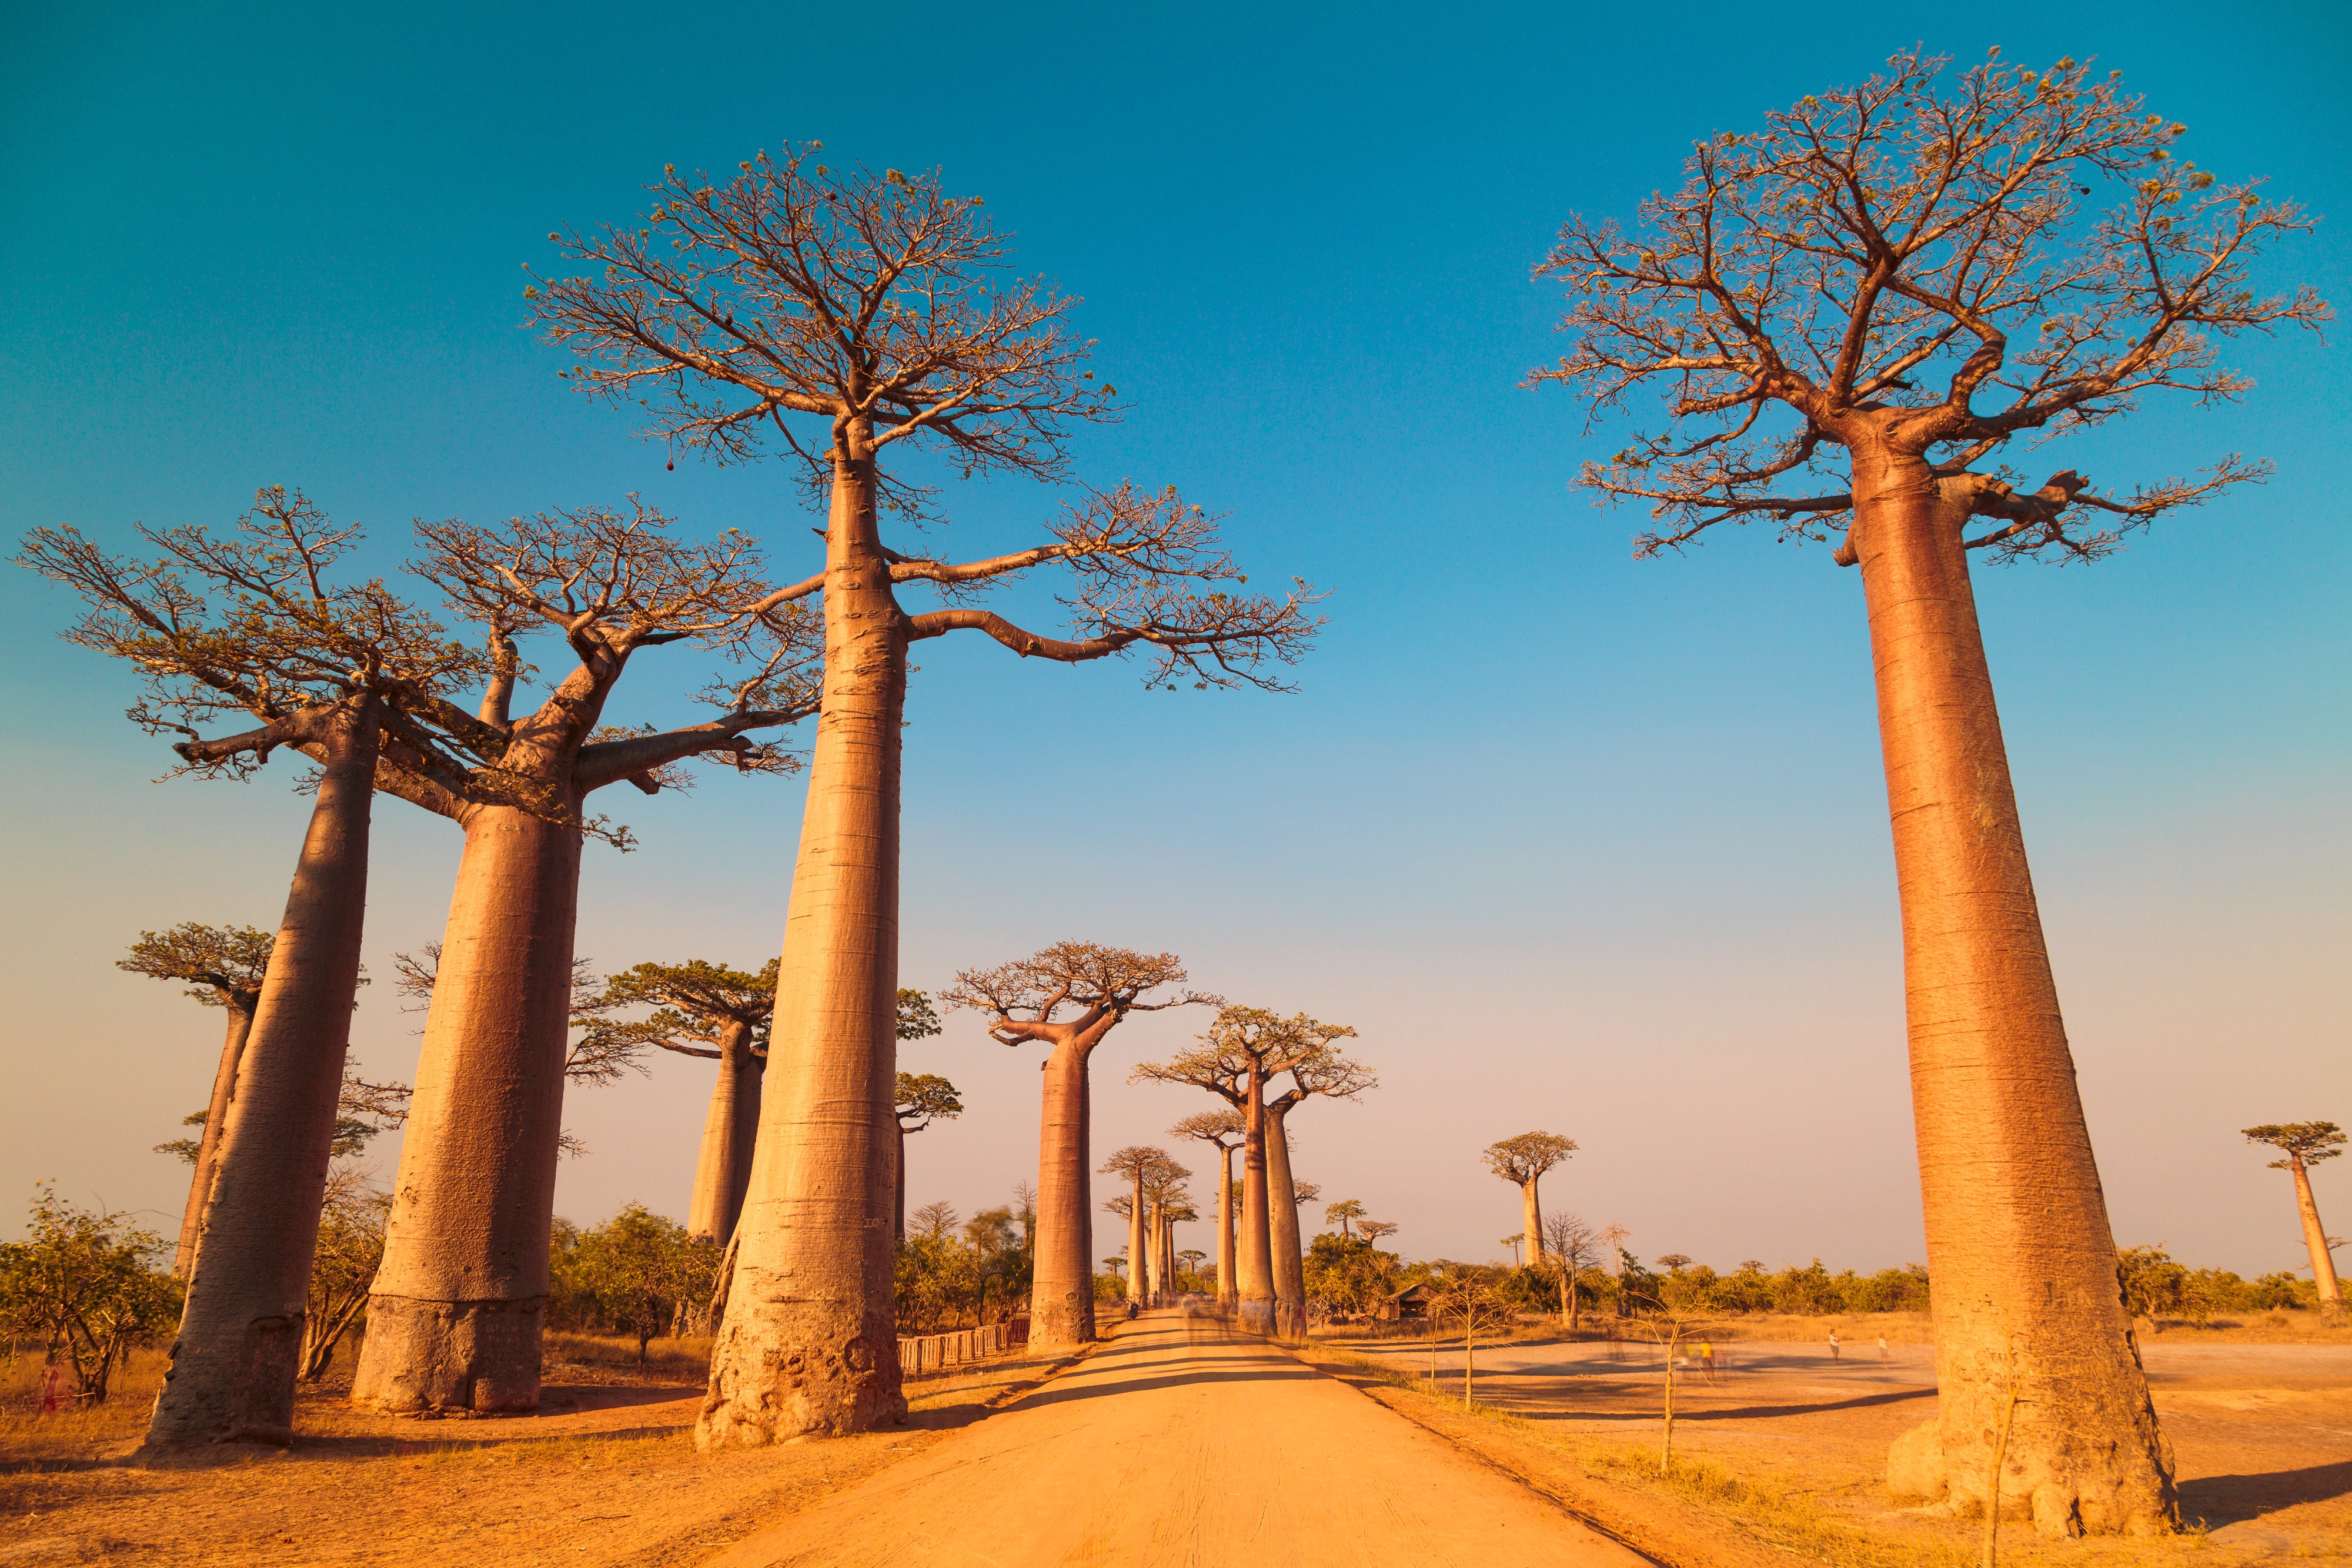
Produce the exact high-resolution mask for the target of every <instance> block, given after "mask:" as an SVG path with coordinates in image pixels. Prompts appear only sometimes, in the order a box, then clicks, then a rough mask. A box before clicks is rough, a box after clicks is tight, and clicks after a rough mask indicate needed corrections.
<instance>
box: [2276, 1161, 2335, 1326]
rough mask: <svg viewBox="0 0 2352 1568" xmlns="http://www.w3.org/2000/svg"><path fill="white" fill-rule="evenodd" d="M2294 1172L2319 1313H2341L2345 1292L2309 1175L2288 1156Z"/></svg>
mask: <svg viewBox="0 0 2352 1568" xmlns="http://www.w3.org/2000/svg"><path fill="white" fill-rule="evenodd" d="M2287 1161H2288V1163H2287V1168H2288V1169H2289V1170H2290V1171H2292V1172H2294V1205H2295V1209H2296V1211H2297V1212H2298V1213H2300V1214H2301V1215H2302V1217H2303V1240H2304V1245H2305V1246H2306V1247H2308V1248H2310V1249H2311V1277H2312V1279H2313V1281H2315V1282H2316V1283H2317V1284H2318V1286H2319V1310H2320V1311H2322V1312H2327V1313H2329V1314H2331V1315H2332V1314H2334V1313H2336V1312H2342V1311H2343V1310H2344V1293H2343V1290H2342V1288H2341V1287H2340V1286H2339V1285H2338V1284H2337V1283H2336V1260H2335V1258H2334V1257H2333V1256H2332V1255H2330V1254H2329V1252H2328V1250H2327V1232H2326V1231H2325V1230H2323V1229H2322V1228H2320V1224H2319V1205H2318V1204H2317V1203H2316V1202H2315V1201H2314V1200H2313V1198H2312V1196H2311V1173H2310V1171H2309V1170H2307V1169H2306V1168H2305V1166H2304V1163H2303V1160H2302V1158H2301V1157H2300V1156H2298V1155H2288V1156H2287Z"/></svg>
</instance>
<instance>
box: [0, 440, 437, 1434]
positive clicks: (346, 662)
mask: <svg viewBox="0 0 2352 1568" xmlns="http://www.w3.org/2000/svg"><path fill="white" fill-rule="evenodd" d="M139 533H140V536H141V537H142V538H143V539H144V540H145V541H146V542H147V543H148V544H149V545H151V546H152V547H154V548H155V549H157V550H158V551H159V552H160V553H159V555H158V556H157V557H156V558H155V559H149V560H137V559H129V558H122V557H116V556H113V555H110V554H109V553H108V552H106V551H105V550H102V549H100V548H99V547H98V546H97V545H96V544H95V543H93V542H92V541H91V540H89V538H85V537H84V536H83V535H81V534H80V533H79V532H77V531H75V530H74V529H71V528H39V529H36V530H35V531H34V532H32V533H31V534H29V535H27V536H26V539H25V541H24V549H23V551H22V552H21V553H20V554H19V555H18V556H17V558H16V559H17V560H18V561H19V562H20V563H21V564H23V565H25V566H26V567H28V568H30V569H32V570H35V571H37V572H40V573H41V574H42V575H43V576H45V577H47V578H50V579H51V580H55V581H58V582H60V583H62V584H64V585H65V586H67V587H68V588H70V589H72V590H73V591H75V592H76V593H77V594H79V595H80V597H81V598H82V600H83V601H84V603H85V604H86V605H87V606H88V607H89V608H88V612H87V613H86V614H85V615H84V616H83V618H82V619H81V620H80V621H79V622H78V623H77V624H76V625H75V626H74V627H73V628H72V630H70V631H68V632H67V633H66V637H67V639H68V641H69V642H73V643H78V644H79V645H81V646H83V647H86V648H89V649H92V650H95V651H97V652H100V653H106V654H109V655H110V656H111V657H114V658H118V659H121V660H123V661H125V662H126V663H129V664H131V665H133V666H134V667H136V668H137V669H138V670H139V671H140V673H141V675H142V679H143V682H144V686H145V689H144V692H143V694H142V698H141V700H140V701H139V702H138V703H137V704H136V705H135V706H133V707H132V708H131V718H132V720H133V721H134V722H136V723H138V724H139V725H140V726H141V727H142V728H144V729H146V730H147V731H148V733H150V734H158V733H163V732H175V733H178V734H181V735H184V736H185V737H187V738H186V739H185V740H184V741H181V742H179V743H178V744H176V745H175V746H174V747H173V750H174V751H175V752H177V753H178V754H179V757H180V759H181V761H182V762H183V763H184V765H185V766H186V768H187V769H188V770H190V771H194V772H205V773H226V774H232V775H240V776H241V775H244V774H247V773H249V772H250V771H251V770H253V769H254V768H258V767H259V766H261V765H262V764H263V763H265V762H266V761H267V760H268V758H269V756H270V755H271V753H272V752H274V751H276V750H278V749H280V748H290V749H293V750H296V751H299V752H300V753H302V754H303V755H305V756H306V757H308V758H310V760H311V761H313V762H314V763H316V764H317V765H318V767H319V769H320V771H319V775H318V779H317V781H316V789H315V795H314V800H313V804H312V807H311V810H310V830H309V832H308V833H307V835H306V836H305V838H304V840H303V843H302V849H301V853H300V854H299V857H298V858H297V860H296V863H295V870H294V880H293V884H292V886H291V888H290V889H289V892H288V894H287V904H286V915H285V918H284V920H283V922H282V923H281V924H280V925H279V927H278V936H277V937H276V939H275V940H274V942H273V943H272V945H271V948H270V952H269V956H268V968H267V971H266V973H265V975H264V976H263V978H262V982H261V988H260V992H259V995H258V997H257V998H256V1001H255V1004H254V1014H253V1023H252V1026H251V1028H250V1030H248V1031H247V1034H246V1037H245V1044H244V1049H243V1051H242V1052H241V1053H240V1056H239V1060H238V1062H237V1065H236V1079H235V1090H234V1092H233V1094H232V1095H231V1097H230V1100H229V1103H228V1104H227V1106H226V1114H225V1115H224V1116H223V1117H222V1118H221V1122H220V1127H219V1140H220V1141H219V1143H218V1145H217V1146H216V1149H215V1159H214V1171H213V1174H212V1177H211V1180H210V1183H209V1186H208V1188H207V1191H206V1195H205V1199H204V1204H205V1212H204V1218H203V1220H202V1221H201V1224H200V1228H199V1232H198V1237H197V1240H196V1246H195V1251H194V1269H193V1270H192V1276H193V1277H192V1278H191V1279H190V1280H189V1282H188V1294H187V1301H186V1305H185V1308H184V1312H183V1314H182V1317H181V1322H180V1333H179V1335H178V1337H177V1339H176V1340H175V1341H174V1342H173V1351H172V1367H171V1371H170V1372H169V1373H168V1374H167V1375H166V1378H165V1382H164V1385H163V1393H162V1394H161V1396H159V1397H158V1399H157V1401H156V1405H155V1411H154V1415H153V1416H152V1421H151V1423H150V1426H149V1428H148V1437H147V1441H148V1443H149V1445H150V1446H151V1447H154V1448H173V1447H179V1446H183V1445H187V1444H199V1443H211V1442H217V1441H221V1440H223V1439H228V1438H236V1437H256V1438H259V1439H262V1440H266V1441H278V1442H283V1441H287V1440H289V1439H290V1437H291V1435H292V1429H293V1413H294V1385H295V1378H296V1375H297V1373H298V1372H299V1365H300V1353H301V1342H302V1335H303V1325H304V1322H305V1312H306V1307H307V1300H308V1291H309V1283H310V1262H311V1255H312V1252H313V1250H314V1249H315V1247H316V1245H317V1240H318V1229H319V1214H320V1205H321V1204H322V1202H323V1200H324V1197H325V1192H326V1182H327V1166H328V1162H329V1159H330V1157H331V1155H330V1153H329V1150H330V1146H331V1145H332V1143H333V1142H334V1136H335V1120H336V1102H337V1099H338V1098H339V1094H340V1092H341V1086H342V1082H343V1062H344V1057H345V1055H346V1053H347V1047H348V1045H349V1041H350V1033H351V1016H352V998H353V997H354V995H355V994H356V993H357V990H358V987H359V979H360V937H361V926H362V917H363V915H364V914H365V912H366V906H367V865H368V841H369V831H370V827H371V823H372V821H373V816H372V810H371V808H372V803H373V799H374V778H375V773H376V768H377V763H378V760H379V758H381V757H383V756H384V755H386V754H387V750H388V748H397V751H398V752H399V753H403V754H404V755H406V756H408V757H411V758H417V759H418V763H419V766H423V767H427V768H441V769H446V768H449V767H450V766H452V763H451V759H450V758H449V757H448V755H447V753H446V751H445V750H444V749H443V748H442V737H440V736H439V735H438V734H436V729H435V726H436V723H437V721H436V719H435V718H434V717H433V712H434V710H435V709H436V706H439V705H440V704H442V703H443V702H444V701H445V700H446V699H444V698H443V696H442V694H443V692H444V691H446V690H461V689H463V687H464V685H466V684H467V683H469V682H471V681H472V680H473V679H474V678H475V677H476V675H477V674H478V672H479V670H480V667H481V660H480V658H479V656H478V654H476V653H472V652H470V651H468V650H467V649H466V648H464V647H462V646H460V645H458V644H457V643H453V642H451V641H450V640H449V639H448V637H447V636H446V633H445V632H444V631H443V629H442V627H441V626H440V624H439V623H438V622H435V621H434V620H432V619H431V618H430V617H429V616H426V615H425V614H423V613H421V612H418V611H416V610H415V609H414V608H413V607H411V606H410V605H408V604H406V603H404V601H401V600H400V599H399V598H398V597H397V596H395V595H394V593H392V591H390V590H388V589H387V588H386V587H385V586H384V585H383V582H382V581H381V580H369V581H367V582H364V583H358V584H350V583H345V584H341V585H336V584H335V583H334V576H335V572H336V569H337V568H338V566H339V565H340V564H341V561H342V559H343V558H344V557H345V556H346V555H347V554H348V553H349V551H350V550H351V549H352V547H353V545H354V544H355V543H356V542H357V540H358V538H359V530H358V529H357V528H352V527H349V526H341V527H339V526H337V525H335V524H333V523H332V522H331V521H330V520H329V519H328V518H327V517H326V516H325V515H324V514H323V513H322V512H320V510H319V509H318V508H317V507H314V506H312V505H311V504H310V501H309V500H308V499H307V498H306V497H303V496H302V495H301V494H300V493H299V492H295V493H291V494H289V492H287V491H286V490H284V489H283V488H279V487H271V488H268V489H264V490H262V491H260V492H259V493H257V496H256V497H255V499H254V506H253V508H252V509H251V510H250V511H248V512H247V513H246V514H245V515H244V516H243V517H239V518H238V519H237V521H236V525H235V527H234V528H231V529H229V530H227V531H226V532H224V533H220V534H215V533H211V532H208V531H206V530H205V529H204V528H200V527H194V526H187V527H181V528H165V529H153V528H141V529H140V530H139ZM232 714H233V715H236V716H237V717H238V718H239V720H240V721H242V720H244V719H256V720H258V721H259V726H260V727H258V728H256V729H250V730H247V731H244V732H242V733H239V734H236V735H230V736H226V737H217V738H212V739H207V738H205V736H204V735H203V734H202V733H201V732H200V729H199V727H201V726H205V725H208V724H210V723H212V722H213V721H215V720H217V719H220V718H222V717H224V716H228V715H232Z"/></svg>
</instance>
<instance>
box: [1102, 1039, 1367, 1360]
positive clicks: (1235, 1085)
mask: <svg viewBox="0 0 2352 1568" xmlns="http://www.w3.org/2000/svg"><path fill="white" fill-rule="evenodd" d="M1354 1032H1355V1030H1351V1029H1349V1028H1348V1026H1346V1025H1345V1024H1321V1023H1318V1022H1317V1021H1316V1020H1315V1019H1310V1018H1308V1017H1307V1015H1306V1014H1305V1013H1298V1014H1296V1015H1294V1016H1292V1017H1290V1018H1283V1017H1281V1016H1280V1015H1278V1014H1276V1013H1271V1012H1268V1011H1266V1010H1265V1009H1263V1008H1250V1007H1239V1006H1227V1007H1224V1008H1222V1009H1219V1010H1218V1013H1217V1019H1216V1022H1214V1023H1213V1024H1212V1025H1210V1026H1209V1031H1208V1032H1207V1033H1206V1034H1204V1035H1202V1037H1201V1039H1200V1041H1199V1043H1198V1044H1195V1045H1192V1046H1190V1047H1187V1048H1186V1049H1185V1050H1183V1051H1180V1052H1178V1053H1177V1055H1176V1056H1175V1057H1173V1058H1172V1059H1171V1060H1170V1061H1166V1062H1145V1063H1143V1064H1142V1065H1140V1066H1139V1067H1137V1068H1136V1069H1135V1071H1133V1072H1131V1073H1129V1080H1130V1081H1132V1082H1154V1083H1187V1084H1190V1085H1192V1087H1193V1088H1195V1089H1205V1090H1207V1091H1209V1092H1211V1093H1213V1094H1215V1095H1218V1096H1220V1097H1221V1098H1223V1100H1224V1101H1225V1102H1226V1103H1228V1104H1230V1105H1232V1106H1233V1107H1234V1109H1235V1110H1237V1111H1239V1112H1240V1113H1241V1116H1242V1138H1243V1144H1242V1218H1241V1235H1240V1237H1239V1238H1238V1239H1237V1242H1236V1244H1235V1248H1234V1300H1235V1301H1236V1302H1237V1303H1238V1306H1239V1311H1240V1315H1241V1321H1242V1324H1243V1326H1244V1327H1245V1328H1248V1329H1250V1330H1253V1331H1254V1332H1256V1333H1273V1332H1275V1331H1276V1327H1277V1324H1276V1306H1275V1302H1276V1291H1275V1287H1276V1273H1275V1260H1274V1246H1273V1219H1272V1216H1271V1215H1270V1214H1269V1212H1268V1210H1269V1207H1270V1199H1269V1196H1268V1194H1269V1177H1270V1175H1271V1172H1272V1170H1273V1168H1274V1166H1273V1156H1272V1155H1271V1154H1270V1152H1269V1149H1268V1147H1267V1145H1268V1143H1269V1138H1268V1122H1267V1117H1266V1114H1265V1087H1266V1083H1267V1081H1268V1080H1270V1079H1271V1078H1273V1077H1274V1076H1275V1075H1276V1073H1280V1072H1286V1071H1289V1070H1290V1069H1291V1067H1292V1066H1294V1065H1296V1064H1297V1063H1298V1062H1301V1061H1306V1060H1307V1059H1308V1058H1309V1057H1311V1056H1313V1055H1314V1054H1315V1053H1316V1052H1317V1051H1322V1050H1324V1049H1325V1048H1326V1047H1327V1046H1328V1044H1329V1042H1330V1041H1331V1040H1334V1039H1337V1038H1339V1037H1341V1036H1345V1035H1350V1034H1353V1033H1354ZM1277 1131H1278V1129H1277ZM1281 1157H1282V1167H1281V1168H1282V1170H1283V1171H1284V1173H1285V1175H1286V1176H1287V1173H1288V1171H1289V1168H1290V1156H1289V1151H1288V1150H1287V1149H1285V1150H1284V1151H1283V1154H1282V1156H1281ZM1284 1188H1285V1190H1284V1192H1283V1195H1282V1199H1281V1201H1282V1203H1283V1205H1284V1207H1290V1204H1291V1198H1292V1196H1293V1195H1292V1193H1291V1192H1290V1191H1289V1183H1288V1182H1287V1180H1286V1181H1285V1182H1284ZM1291 1214H1292V1223H1293V1224H1294V1225H1295V1224H1296V1223H1297V1210H1296V1209H1295V1208H1293V1209H1292V1210H1291Z"/></svg>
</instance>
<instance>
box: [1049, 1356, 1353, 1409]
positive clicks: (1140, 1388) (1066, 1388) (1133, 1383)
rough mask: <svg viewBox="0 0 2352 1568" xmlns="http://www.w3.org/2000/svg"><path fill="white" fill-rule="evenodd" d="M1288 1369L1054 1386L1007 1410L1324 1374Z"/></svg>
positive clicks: (1304, 1379)
mask: <svg viewBox="0 0 2352 1568" xmlns="http://www.w3.org/2000/svg"><path fill="white" fill-rule="evenodd" d="M1286 1365H1287V1370H1276V1371H1266V1372H1225V1371H1219V1372H1179V1373H1171V1374H1170V1375H1167V1376H1165V1377H1121V1378H1118V1379H1116V1380H1113V1381H1108V1382H1103V1383H1087V1384H1075V1385H1054V1386H1051V1387H1048V1388H1046V1389H1045V1390H1044V1391H1043V1392H1041V1393H1037V1394H1031V1395H1026V1396H1023V1397H1022V1398H1020V1399H1017V1400H1015V1401H1014V1402H1013V1404H1012V1405H1011V1406H1008V1408H1010V1409H1014V1410H1026V1409H1028V1408H1030V1407H1031V1406H1037V1405H1062V1404H1067V1403H1069V1402H1070V1401H1072V1400H1076V1399H1102V1398H1106V1397H1108V1396H1113V1395H1119V1394H1141V1393H1144V1392H1145V1391H1147V1390H1149V1389H1153V1388H1187V1387H1190V1386H1192V1385H1195V1384H1207V1383H1308V1382H1314V1381H1317V1380H1319V1379H1320V1378H1321V1377H1322V1374H1321V1373H1319V1372H1310V1371H1308V1370H1307V1368H1305V1367H1303V1366H1300V1365H1299V1364H1297V1362H1290V1363H1287V1364H1286Z"/></svg>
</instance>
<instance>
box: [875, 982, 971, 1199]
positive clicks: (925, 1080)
mask: <svg viewBox="0 0 2352 1568" xmlns="http://www.w3.org/2000/svg"><path fill="white" fill-rule="evenodd" d="M922 994H923V993H922V992H920V991H909V990H907V989H906V988H903V987H901V988H899V992H898V995H899V997H900V998H901V1003H902V1005H901V1006H900V1008H899V1009H898V1018H899V1026H898V1027H899V1028H900V1029H901V1030H904V1029H905V1028H906V1027H907V1009H906V1008H905V1006H904V1005H903V1002H904V998H908V997H910V996H913V997H920V996H922ZM926 1000H928V998H926ZM926 1010H927V1011H928V1009H926ZM930 1032H931V1033H933V1034H937V1033H938V1032H939V1030H938V1028H937V1026H934V1027H933V1028H932V1029H931V1030H930ZM898 1038H899V1039H901V1040H915V1039H919V1038H921V1037H920V1036H918V1035H908V1034H905V1033H901V1034H900V1035H899V1037H898ZM891 1111H892V1113H893V1114H894V1115H896V1116H897V1117H898V1236H899V1239H901V1240H904V1239H906V1235H907V1135H908V1134H910V1133H919V1132H921V1131H922V1130H923V1129H924V1128H926V1127H928V1126H929V1125H930V1124H932V1123H933V1122H952V1121H954V1120H955V1119H956V1118H957V1117H958V1116H961V1115H962V1114H963V1096H962V1095H961V1094H959V1093H958V1092H956V1086H955V1085H954V1084H952V1083H950V1082H948V1081H947V1080H946V1079H944V1078H942V1077H940V1075H939V1074H938V1073H936V1072H901V1073H900V1074H898V1088H897V1090H896V1091H895V1092H893V1094H892V1095H891Z"/></svg>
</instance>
